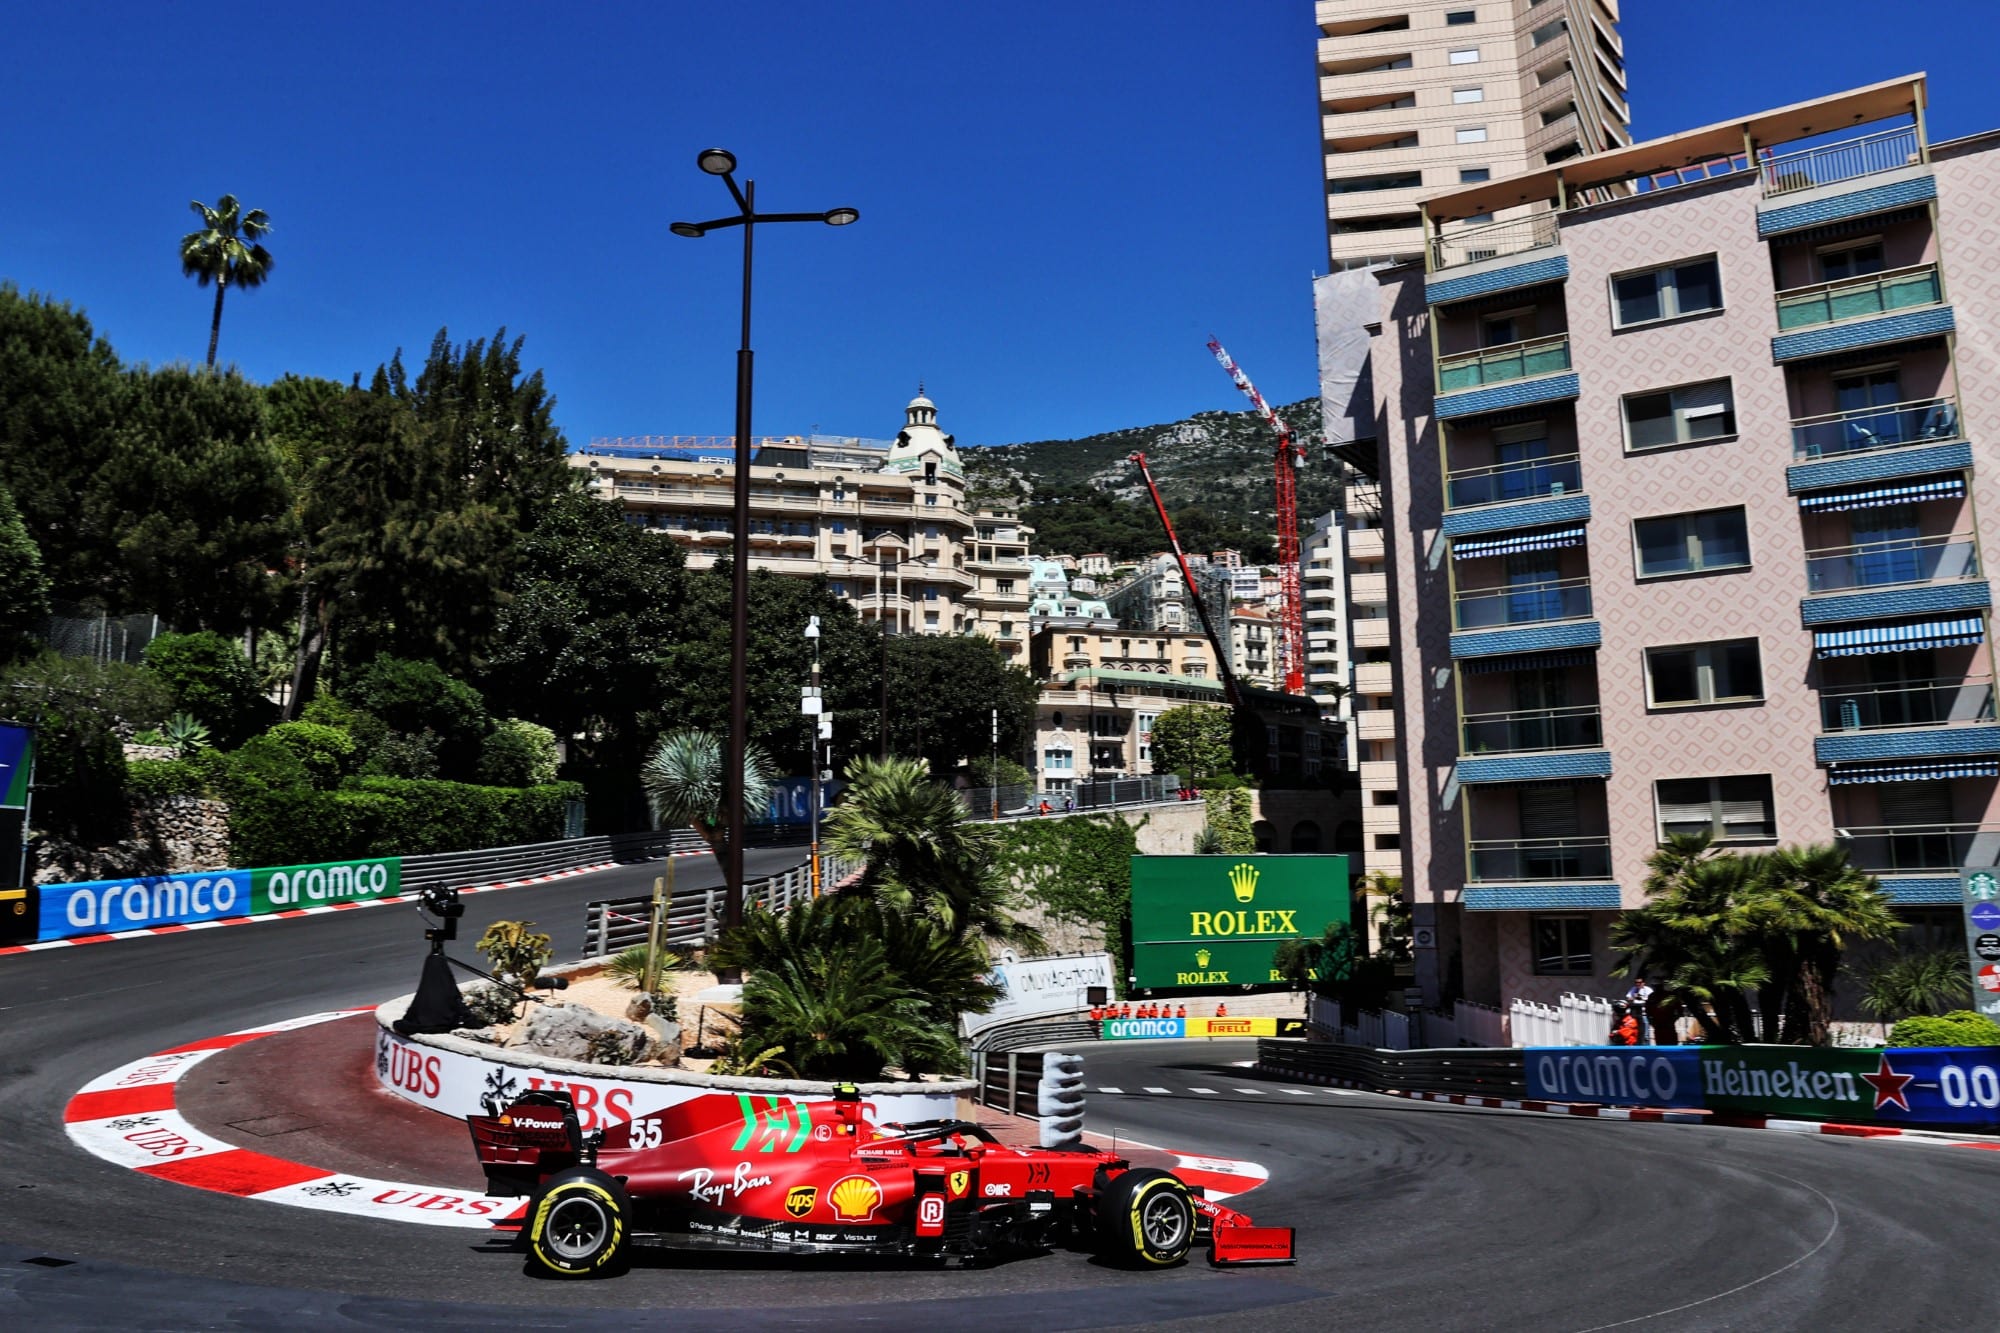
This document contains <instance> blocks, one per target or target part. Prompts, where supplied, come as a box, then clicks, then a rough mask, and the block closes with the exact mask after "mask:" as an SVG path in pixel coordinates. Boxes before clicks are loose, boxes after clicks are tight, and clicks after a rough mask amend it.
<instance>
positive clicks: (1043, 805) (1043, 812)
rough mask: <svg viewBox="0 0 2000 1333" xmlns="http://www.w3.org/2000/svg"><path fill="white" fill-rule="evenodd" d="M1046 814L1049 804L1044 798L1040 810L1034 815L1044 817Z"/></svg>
mask: <svg viewBox="0 0 2000 1333" xmlns="http://www.w3.org/2000/svg"><path fill="white" fill-rule="evenodd" d="M1048 812H1049V803H1048V799H1047V798H1046V797H1044V798H1043V800H1042V808H1041V809H1040V810H1038V811H1036V813H1037V814H1043V815H1045V814H1047V813H1048Z"/></svg>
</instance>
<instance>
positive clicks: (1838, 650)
mask: <svg viewBox="0 0 2000 1333" xmlns="http://www.w3.org/2000/svg"><path fill="white" fill-rule="evenodd" d="M1985 640H1986V622H1985V620H1984V619H1982V618H1981V617H1979V616H1963V617H1960V618H1958V619H1956V620H1919V621H1915V622H1913V623H1911V624H1907V625H1864V626H1862V627H1861V628H1859V629H1821V630H1814V631H1813V652H1814V653H1815V654H1816V655H1818V656H1820V657H1859V656H1860V655H1861V654H1863V653H1906V652H1910V651H1913V650H1915V649H1918V648H1969V647H1971V646H1972V645H1974V644H1977V643H1983V642H1985Z"/></svg>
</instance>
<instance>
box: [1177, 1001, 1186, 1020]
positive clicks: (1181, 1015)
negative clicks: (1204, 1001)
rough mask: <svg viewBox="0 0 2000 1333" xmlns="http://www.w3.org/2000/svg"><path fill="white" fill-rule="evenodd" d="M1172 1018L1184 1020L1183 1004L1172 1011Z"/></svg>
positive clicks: (1184, 1007)
mask: <svg viewBox="0 0 2000 1333" xmlns="http://www.w3.org/2000/svg"><path fill="white" fill-rule="evenodd" d="M1174 1017H1175V1018H1186V1017H1187V1006H1186V1005H1184V1004H1183V1005H1179V1006H1177V1007H1176V1008H1175V1009H1174Z"/></svg>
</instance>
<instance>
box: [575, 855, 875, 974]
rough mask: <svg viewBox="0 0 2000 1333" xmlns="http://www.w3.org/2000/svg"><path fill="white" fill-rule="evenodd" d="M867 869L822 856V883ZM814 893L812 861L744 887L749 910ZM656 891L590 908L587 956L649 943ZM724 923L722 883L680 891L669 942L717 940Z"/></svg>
mask: <svg viewBox="0 0 2000 1333" xmlns="http://www.w3.org/2000/svg"><path fill="white" fill-rule="evenodd" d="M860 871H861V863H860V862H859V861H847V860H844V859H842V858H840V857H837V856H821V857H820V887H821V889H822V891H824V890H826V889H831V888H834V887H836V886H838V885H839V884H841V883H842V882H844V881H846V880H847V879H850V878H851V877H853V876H854V875H857V874H859V873H860ZM810 897H812V865H811V863H810V862H805V863H801V864H799V865H795V866H792V867H791V868H790V869H787V870H781V871H779V872H778V873H777V874H775V875H770V876H767V877H765V878H763V879H759V880H752V881H750V882H749V883H746V884H745V885H744V886H743V905H744V908H745V910H748V909H749V908H751V907H761V908H763V909H764V910H766V911H769V912H783V911H787V910H789V909H790V908H791V907H792V906H793V905H794V904H796V903H800V902H803V901H805V900H806V899H808V898H810ZM652 908H653V895H652V894H650V893H646V894H641V895H639V896H637V897H632V898H610V899H601V900H599V901H597V902H594V903H589V904H587V905H586V906H585V907H584V928H583V956H584V957H586V958H601V957H604V956H606V955H608V954H616V953H622V952H623V951H625V950H626V949H630V948H633V947H634V946H636V945H641V944H644V943H645V942H646V932H647V930H648V928H649V926H650V924H651V914H652ZM721 928H722V886H721V885H719V884H716V885H710V886H709V887H707V888H705V889H695V890H690V891H688V892H686V893H677V894H675V895H674V900H673V903H672V905H671V906H669V907H668V909H667V928H666V930H665V932H664V933H663V935H662V939H663V941H664V942H665V943H666V944H667V945H668V946H669V947H671V948H676V949H692V948H698V947H700V946H701V945H704V944H707V943H709V942H710V941H712V940H713V939H714V938H715V937H716V935H717V934H718V933H719V932H720V931H721Z"/></svg>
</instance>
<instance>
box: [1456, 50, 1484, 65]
mask: <svg viewBox="0 0 2000 1333" xmlns="http://www.w3.org/2000/svg"><path fill="white" fill-rule="evenodd" d="M1451 63H1452V64H1454V65H1476V64H1478V63H1479V48H1478V47H1476V46H1468V47H1467V48H1465V50H1463V51H1453V52H1452V53H1451Z"/></svg>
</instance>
